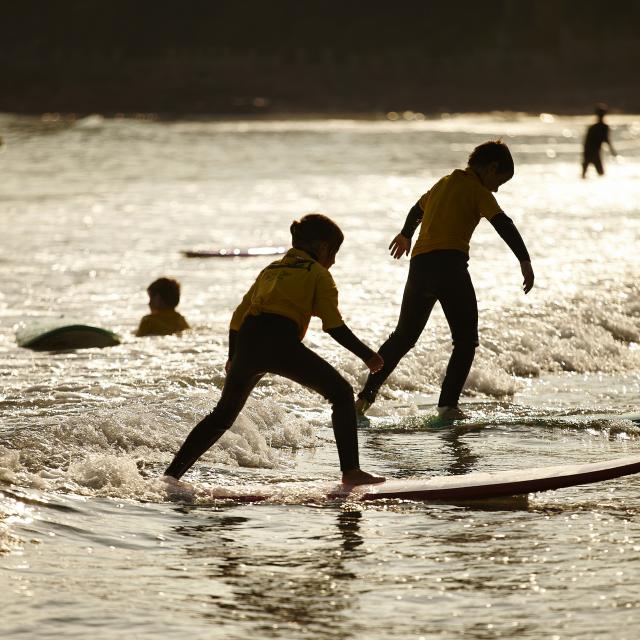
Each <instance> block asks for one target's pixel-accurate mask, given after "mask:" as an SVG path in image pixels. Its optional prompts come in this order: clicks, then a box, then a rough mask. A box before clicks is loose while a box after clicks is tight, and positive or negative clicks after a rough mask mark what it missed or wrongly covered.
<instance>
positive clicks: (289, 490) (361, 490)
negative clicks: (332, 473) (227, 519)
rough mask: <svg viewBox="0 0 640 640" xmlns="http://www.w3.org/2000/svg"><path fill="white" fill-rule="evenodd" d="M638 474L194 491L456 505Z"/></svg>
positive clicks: (583, 470) (532, 472) (549, 470)
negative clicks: (349, 486)
mask: <svg viewBox="0 0 640 640" xmlns="http://www.w3.org/2000/svg"><path fill="white" fill-rule="evenodd" d="M635 473H640V455H635V456H629V457H626V458H618V459H615V460H606V461H604V462H593V463H589V464H576V465H558V466H553V467H540V468H537V469H514V470H510V471H496V472H491V473H484V472H480V473H469V474H465V475H454V476H435V477H432V478H407V479H404V480H396V479H389V480H387V481H386V482H383V483H380V484H368V485H361V486H358V487H352V488H348V487H345V486H344V485H340V484H336V483H331V482H288V483H287V482H281V483H275V484H270V485H255V486H244V487H208V488H206V489H199V490H198V491H197V493H198V496H199V497H204V498H210V499H212V500H217V499H220V500H233V501H238V502H260V501H264V500H277V501H281V500H283V501H287V502H296V503H299V502H306V501H312V500H316V499H346V498H349V499H352V500H361V501H367V500H384V499H400V500H416V501H425V502H431V501H434V502H439V501H440V502H441V501H449V502H457V501H461V500H486V499H491V498H502V497H508V496H518V495H525V494H528V493H535V492H538V491H549V490H551V489H562V488H564V487H573V486H576V485H581V484H590V483H593V482H602V481H604V480H612V479H614V478H620V477H622V476H627V475H632V474H635Z"/></svg>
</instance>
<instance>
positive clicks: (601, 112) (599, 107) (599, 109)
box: [593, 102, 609, 118]
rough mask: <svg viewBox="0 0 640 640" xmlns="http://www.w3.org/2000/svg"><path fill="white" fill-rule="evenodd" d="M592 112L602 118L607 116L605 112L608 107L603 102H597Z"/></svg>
mask: <svg viewBox="0 0 640 640" xmlns="http://www.w3.org/2000/svg"><path fill="white" fill-rule="evenodd" d="M593 110H594V113H595V114H596V115H597V116H599V117H600V118H602V117H603V116H605V115H606V114H607V111H609V107H608V106H607V104H606V103H605V102H597V103H596V105H595V107H594V109H593Z"/></svg>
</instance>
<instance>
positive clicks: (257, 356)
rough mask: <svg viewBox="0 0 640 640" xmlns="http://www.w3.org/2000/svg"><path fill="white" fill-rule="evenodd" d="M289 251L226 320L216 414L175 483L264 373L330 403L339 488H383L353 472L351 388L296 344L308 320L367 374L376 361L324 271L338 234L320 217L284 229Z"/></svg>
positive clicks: (188, 451) (202, 425)
mask: <svg viewBox="0 0 640 640" xmlns="http://www.w3.org/2000/svg"><path fill="white" fill-rule="evenodd" d="M290 230H291V238H292V248H291V249H289V251H287V253H286V254H285V256H284V258H282V259H281V260H276V261H275V262H273V263H271V264H270V265H269V266H267V267H266V268H265V269H263V270H262V271H261V272H260V274H259V275H258V278H257V280H256V281H255V283H254V284H253V285H252V286H251V288H250V289H249V291H248V292H247V293H246V294H245V296H244V298H243V299H242V302H241V303H240V305H239V306H238V308H237V309H236V310H235V312H234V314H233V317H232V318H231V326H230V331H229V359H228V361H227V364H226V366H225V369H226V372H227V377H226V380H225V383H224V388H223V389H222V395H221V396H220V400H219V402H218V404H217V406H216V408H215V409H214V410H213V411H212V412H211V413H210V414H209V415H208V416H206V417H205V418H204V419H203V420H201V421H200V422H199V423H198V424H197V425H196V426H195V427H194V429H193V430H192V431H191V433H190V434H189V435H188V436H187V439H186V440H185V442H184V444H183V445H182V447H181V448H180V450H179V451H178V453H177V454H176V456H175V458H174V459H173V461H172V462H171V464H170V465H169V467H168V468H167V470H166V471H165V476H168V477H170V478H175V479H180V478H181V477H182V475H183V474H184V473H185V472H186V471H188V470H189V468H190V467H191V466H192V465H193V464H194V463H195V462H196V460H197V459H198V458H199V457H200V456H201V455H202V454H203V453H204V452H205V451H207V449H209V448H210V447H211V446H212V445H213V444H214V443H215V442H217V440H218V439H219V438H220V437H221V436H222V435H223V434H224V433H225V431H226V430H227V429H229V428H230V427H231V425H232V424H233V422H234V421H235V419H236V417H237V416H238V414H239V413H240V411H241V409H242V407H243V406H244V404H245V402H246V401H247V398H248V397H249V394H250V393H251V391H252V389H253V388H254V386H255V385H256V384H257V382H258V381H259V380H260V378H262V376H263V375H264V374H265V373H275V374H278V375H281V376H284V377H285V378H289V379H290V380H293V381H294V382H298V383H299V384H302V385H304V386H306V387H309V388H310V389H313V390H314V391H316V392H318V393H319V394H320V395H322V396H324V398H326V399H327V400H328V401H329V402H330V403H331V405H332V415H331V421H332V425H333V432H334V436H335V440H336V445H337V448H338V456H339V459H340V469H341V471H342V481H343V483H344V484H346V485H358V484H369V483H375V482H383V481H384V478H382V477H379V476H374V475H372V474H370V473H367V472H365V471H362V470H361V469H360V463H359V457H358V436H357V432H356V410H355V404H354V397H353V389H352V388H351V385H350V384H349V383H348V382H347V381H346V380H345V379H344V378H343V377H342V376H341V375H340V374H339V373H338V372H337V371H336V370H335V369H334V368H333V367H332V366H331V365H330V364H329V363H328V362H326V361H325V360H323V359H322V358H321V357H320V356H318V355H317V354H316V353H314V352H313V351H311V350H310V349H308V348H307V347H305V346H304V345H303V344H302V338H303V337H304V335H305V333H306V330H307V327H308V325H309V321H310V319H311V316H318V317H319V318H321V320H322V326H323V329H324V330H325V331H326V332H327V333H329V335H330V336H331V337H332V338H334V339H335V340H336V341H337V342H339V343H340V344H341V345H342V346H343V347H345V348H346V349H348V350H349V351H351V352H352V353H354V354H355V355H356V356H358V357H359V358H360V359H361V360H363V361H364V362H365V364H366V365H367V367H368V368H369V370H370V371H371V372H375V371H378V370H379V369H380V367H382V364H383V361H382V358H381V357H380V356H379V355H378V354H377V353H375V352H374V351H372V350H371V349H370V348H369V347H367V346H366V345H365V344H363V343H362V342H360V340H359V339H358V338H357V337H356V336H355V335H354V334H353V333H352V332H351V330H350V329H349V328H348V327H347V326H346V325H345V323H344V321H343V319H342V317H341V315H340V312H339V310H338V290H337V288H336V285H335V282H334V280H333V278H332V277H331V274H330V273H329V269H330V268H331V266H332V265H333V264H334V262H335V257H336V254H337V252H338V250H339V248H340V245H341V244H342V241H343V239H344V236H343V234H342V231H341V230H340V228H339V227H338V225H337V224H335V223H334V222H333V221H332V220H330V219H329V218H327V217H326V216H324V215H321V214H309V215H306V216H304V217H303V218H302V219H301V220H300V221H294V222H293V223H292V224H291V228H290Z"/></svg>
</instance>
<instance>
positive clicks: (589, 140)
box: [582, 122, 609, 175]
mask: <svg viewBox="0 0 640 640" xmlns="http://www.w3.org/2000/svg"><path fill="white" fill-rule="evenodd" d="M604 142H609V125H608V124H605V123H604V122H596V124H592V125H591V126H590V127H589V128H588V129H587V135H586V136H585V139H584V154H583V159H582V173H583V174H584V173H585V172H586V170H587V167H588V166H589V165H590V164H592V165H593V166H594V167H595V169H596V171H597V172H598V175H603V174H604V167H603V166H602V158H601V157H600V147H602V144H603V143H604Z"/></svg>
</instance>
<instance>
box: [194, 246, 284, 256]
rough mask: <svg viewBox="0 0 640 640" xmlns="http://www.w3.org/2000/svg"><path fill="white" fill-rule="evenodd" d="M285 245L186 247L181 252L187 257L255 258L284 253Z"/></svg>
mask: <svg viewBox="0 0 640 640" xmlns="http://www.w3.org/2000/svg"><path fill="white" fill-rule="evenodd" d="M286 251H287V247H283V246H278V247H226V248H222V249H188V250H185V251H183V252H182V255H183V256H185V257H187V258H255V257H259V256H277V255H281V254H283V253H286Z"/></svg>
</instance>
